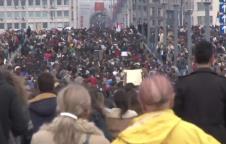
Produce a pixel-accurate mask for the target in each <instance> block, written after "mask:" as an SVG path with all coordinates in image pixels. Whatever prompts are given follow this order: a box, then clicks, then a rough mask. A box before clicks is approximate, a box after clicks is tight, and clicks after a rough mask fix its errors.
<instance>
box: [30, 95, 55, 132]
mask: <svg viewBox="0 0 226 144" xmlns="http://www.w3.org/2000/svg"><path fill="white" fill-rule="evenodd" d="M29 103H30V105H29V111H30V117H31V120H32V122H33V125H34V132H37V131H38V130H39V128H40V127H41V126H42V125H43V124H44V123H49V122H51V121H52V120H53V119H54V117H55V115H56V95H55V94H53V93H42V94H40V95H38V96H36V97H35V98H34V99H32V100H30V101H29Z"/></svg>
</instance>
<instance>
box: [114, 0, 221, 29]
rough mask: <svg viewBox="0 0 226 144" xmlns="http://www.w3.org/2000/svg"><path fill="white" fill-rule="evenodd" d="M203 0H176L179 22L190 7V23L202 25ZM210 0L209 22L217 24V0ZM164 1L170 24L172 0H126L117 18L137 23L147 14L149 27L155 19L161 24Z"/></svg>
mask: <svg viewBox="0 0 226 144" xmlns="http://www.w3.org/2000/svg"><path fill="white" fill-rule="evenodd" d="M175 1H176V0H175ZM203 1H205V0H177V3H178V12H179V17H178V21H179V24H180V25H183V24H184V16H185V15H184V12H185V11H186V9H192V10H193V13H192V24H193V25H204V24H205V7H204V4H203ZM210 1H211V2H212V3H211V5H210V24H212V25H218V24H219V20H218V18H217V14H218V11H219V0H210ZM164 2H167V4H166V5H165V8H166V11H167V13H166V14H167V16H166V17H167V24H168V25H169V26H172V25H173V22H174V21H173V17H174V11H175V4H174V2H173V0H172V1H171V0H127V1H126V4H125V5H124V7H123V10H122V12H121V13H120V14H119V16H118V19H117V20H118V22H120V23H124V24H126V25H127V26H128V25H130V24H134V25H139V24H142V23H147V22H148V16H149V17H150V18H149V20H150V26H151V27H155V22H156V19H158V25H162V22H163V20H164ZM148 8H149V9H148ZM156 8H157V10H156Z"/></svg>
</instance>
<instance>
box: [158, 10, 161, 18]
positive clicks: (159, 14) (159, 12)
mask: <svg viewBox="0 0 226 144" xmlns="http://www.w3.org/2000/svg"><path fill="white" fill-rule="evenodd" d="M158 16H161V8H159V9H158Z"/></svg>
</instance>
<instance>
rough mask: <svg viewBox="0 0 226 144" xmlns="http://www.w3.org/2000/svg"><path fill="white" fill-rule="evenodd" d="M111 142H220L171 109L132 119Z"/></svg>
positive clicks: (157, 143) (207, 143) (142, 143)
mask: <svg viewBox="0 0 226 144" xmlns="http://www.w3.org/2000/svg"><path fill="white" fill-rule="evenodd" d="M112 144H220V142H218V141H217V140H216V139H214V138H213V137H212V136H210V135H208V134H206V133H205V132H204V131H203V130H201V129H200V128H198V127H197V126H195V125H193V124H191V123H188V122H185V121H183V120H181V119H180V118H179V117H177V116H176V115H175V114H174V112H173V111H172V110H165V111H160V112H153V113H147V114H144V115H142V116H140V117H138V118H136V119H134V120H133V123H132V125H131V126H130V127H128V128H127V129H126V130H124V131H123V132H122V133H120V134H119V136H118V138H117V139H116V140H115V141H113V143H112Z"/></svg>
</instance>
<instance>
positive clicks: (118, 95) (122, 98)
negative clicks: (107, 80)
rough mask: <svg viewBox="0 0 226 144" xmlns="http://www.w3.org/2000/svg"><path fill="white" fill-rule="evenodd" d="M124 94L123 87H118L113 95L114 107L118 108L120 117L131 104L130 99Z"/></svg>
mask: <svg viewBox="0 0 226 144" xmlns="http://www.w3.org/2000/svg"><path fill="white" fill-rule="evenodd" d="M126 94H127V93H126V90H125V89H119V90H117V91H116V92H115V94H114V96H113V98H114V101H115V105H116V107H117V108H119V109H120V116H121V118H122V117H123V115H124V114H125V113H126V112H127V111H128V110H129V107H130V104H131V99H130V97H129V96H127V95H126Z"/></svg>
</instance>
